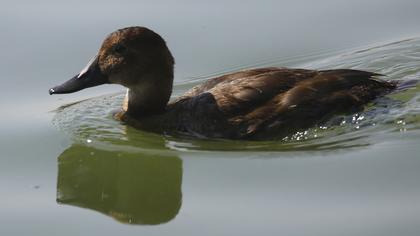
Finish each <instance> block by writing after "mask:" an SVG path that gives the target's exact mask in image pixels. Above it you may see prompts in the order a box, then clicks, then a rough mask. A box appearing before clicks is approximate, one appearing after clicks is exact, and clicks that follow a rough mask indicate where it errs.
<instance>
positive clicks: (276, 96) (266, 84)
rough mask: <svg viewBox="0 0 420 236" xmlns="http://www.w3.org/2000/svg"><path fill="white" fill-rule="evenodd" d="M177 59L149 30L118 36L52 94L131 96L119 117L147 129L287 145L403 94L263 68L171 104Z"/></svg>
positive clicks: (360, 76) (346, 73)
mask: <svg viewBox="0 0 420 236" xmlns="http://www.w3.org/2000/svg"><path fill="white" fill-rule="evenodd" d="M173 71H174V59H173V57H172V55H171V53H170V51H169V49H168V48H167V46H166V43H165V41H164V40H163V39H162V38H161V37H160V36H159V35H158V34H156V33H155V32H153V31H151V30H149V29H147V28H144V27H129V28H124V29H120V30H117V31H115V32H114V33H112V34H110V35H109V36H108V37H107V38H106V39H105V41H104V43H103V44H102V47H101V49H100V51H99V53H98V55H97V56H95V57H94V58H93V59H92V60H91V62H90V63H89V64H88V65H87V67H86V68H85V69H84V70H82V72H81V73H79V74H78V75H76V76H75V77H74V78H73V79H71V80H69V81H67V82H66V83H64V84H62V85H60V86H57V87H55V88H53V89H51V90H50V93H51V94H53V93H70V92H75V91H78V90H81V89H84V88H87V87H92V86H96V85H99V84H104V83H115V84H121V85H123V86H125V87H127V88H128V92H127V96H126V99H125V102H124V104H123V108H122V110H121V112H119V113H118V114H116V117H117V118H118V119H120V120H122V121H124V122H126V123H127V124H129V125H132V126H134V127H137V128H139V129H143V130H147V131H152V132H158V133H169V134H177V133H182V134H187V135H191V136H196V137H206V138H228V139H271V138H281V137H285V136H287V135H290V134H293V133H294V132H297V131H301V130H303V129H307V128H309V127H311V126H313V125H316V124H319V123H321V122H324V121H325V120H326V119H328V118H330V117H331V116H333V115H335V114H340V113H350V112H354V111H357V110H360V109H362V108H363V105H365V104H366V103H368V102H370V101H372V100H373V99H375V98H377V97H378V96H381V95H383V94H385V93H387V92H389V91H391V90H393V89H394V88H395V83H391V82H387V81H384V80H379V79H378V78H377V77H379V76H380V75H379V74H375V73H371V72H367V71H361V70H350V69H337V70H321V71H317V70H305V69H288V68H259V69H251V70H246V71H240V72H235V73H231V74H227V75H223V76H220V77H217V78H213V79H209V80H207V81H206V82H205V83H203V84H201V85H198V86H195V87H194V88H192V89H190V90H189V91H187V92H186V93H185V94H183V95H182V96H180V97H179V98H177V99H175V100H173V101H171V102H169V98H170V95H171V92H172V85H173Z"/></svg>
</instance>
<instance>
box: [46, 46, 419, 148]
mask: <svg viewBox="0 0 420 236" xmlns="http://www.w3.org/2000/svg"><path fill="white" fill-rule="evenodd" d="M294 60H296V58H295V59H294ZM301 61H302V62H303V61H305V62H306V63H300V64H299V62H298V61H297V62H296V64H295V67H303V68H314V69H332V68H349V69H362V70H370V71H374V72H376V73H381V74H384V75H386V77H385V78H386V79H389V80H400V81H403V82H404V81H410V80H418V79H419V76H420V39H409V40H403V41H399V42H395V43H390V44H385V45H380V46H375V47H369V48H367V49H362V50H354V51H352V52H348V53H343V54H339V55H335V56H331V57H328V58H323V59H317V60H314V61H311V62H307V58H303V57H302V58H301ZM268 64H270V65H273V63H272V62H270V63H267V65H268ZM258 66H266V65H265V64H261V63H260V64H258ZM276 66H282V65H281V64H280V62H279V64H276ZM250 67H254V66H250ZM206 79H207V78H203V79H199V80H197V79H194V80H191V81H189V82H184V83H181V84H177V85H175V87H174V95H179V94H181V93H183V92H184V91H185V90H187V89H188V88H190V87H192V86H193V85H194V84H198V83H201V82H203V81H205V80H206ZM414 84H415V83H414ZM410 86H411V87H410ZM410 86H409V87H408V88H406V89H405V90H402V91H397V92H395V93H392V94H390V95H388V96H386V97H383V98H379V99H377V100H376V101H375V102H374V103H372V104H370V105H369V106H367V108H366V109H365V110H364V111H363V112H361V113H357V114H353V115H349V116H336V117H334V118H333V119H331V120H330V121H328V122H327V123H325V124H323V125H321V126H317V127H313V128H311V129H308V130H305V131H302V132H297V133H295V134H293V135H290V136H288V137H285V138H283V139H281V140H274V141H234V140H204V139H195V138H191V137H171V136H163V135H159V134H152V133H147V132H143V131H140V130H135V129H133V128H131V127H127V126H126V125H124V124H122V123H120V122H118V121H116V120H114V119H113V118H112V112H113V111H114V110H117V109H119V108H120V106H121V104H122V100H123V97H124V93H118V94H111V95H104V96H100V97H95V98H91V99H88V100H83V101H79V102H76V103H72V104H67V105H65V106H62V107H60V108H58V109H57V110H56V115H55V116H54V118H53V123H54V125H56V126H57V127H58V128H59V129H60V130H63V131H64V132H66V133H68V134H70V135H71V137H72V138H73V139H74V140H75V141H77V142H84V143H86V144H87V145H94V146H95V147H97V148H102V149H109V150H123V151H125V152H127V151H129V152H142V153H144V152H150V153H155V154H157V153H160V154H164V153H166V152H168V151H170V150H177V151H182V152H187V151H200V152H204V151H244V150H247V151H302V152H305V151H312V152H313V151H327V150H337V149H348V148H355V147H357V148H360V147H363V146H368V145H373V144H377V143H380V142H383V141H385V140H389V139H395V138H400V137H401V134H403V135H404V134H408V133H414V134H413V135H415V136H417V137H419V136H420V132H419V130H420V93H419V92H420V86H419V84H417V85H414V86H412V85H410Z"/></svg>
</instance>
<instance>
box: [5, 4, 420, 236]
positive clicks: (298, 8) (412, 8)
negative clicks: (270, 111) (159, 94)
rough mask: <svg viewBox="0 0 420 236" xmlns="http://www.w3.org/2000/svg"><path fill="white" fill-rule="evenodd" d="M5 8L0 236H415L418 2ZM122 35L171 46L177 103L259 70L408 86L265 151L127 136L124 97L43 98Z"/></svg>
mask: <svg viewBox="0 0 420 236" xmlns="http://www.w3.org/2000/svg"><path fill="white" fill-rule="evenodd" d="M3 5H4V6H5V7H4V8H2V9H1V10H0V13H1V16H0V18H1V19H2V21H0V25H1V26H2V29H3V32H4V34H3V42H4V43H3V44H2V46H1V47H2V51H3V55H7V56H3V57H1V59H0V61H1V64H2V65H3V67H2V72H3V75H2V77H1V82H2V85H3V86H2V88H3V90H2V94H1V95H0V96H1V100H0V106H1V107H2V108H3V111H4V112H3V114H2V116H0V121H2V122H1V125H0V150H1V152H0V177H1V178H0V186H2V188H1V190H0V209H1V210H2V215H1V216H0V226H1V227H0V234H1V235H139V234H144V235H257V234H258V235H279V234H285V235H308V234H311V235H381V236H382V235H418V233H419V230H418V224H419V223H420V207H419V206H420V200H419V199H420V184H419V181H418V179H419V177H420V175H419V171H418V170H419V168H420V159H419V157H418V156H419V151H420V148H419V143H420V86H419V85H414V84H415V83H413V82H410V81H415V80H418V79H419V77H420V38H419V37H418V36H419V35H420V32H419V31H418V22H419V20H420V15H419V14H418V12H419V10H420V4H419V2H418V1H410V0H406V1H385V2H384V1H379V0H371V1H361V0H360V1H359V0H356V1H352V2H351V3H349V2H347V1H317V3H314V2H311V1H264V2H255V3H253V2H248V1H244V2H243V1H241V2H239V1H227V2H226V1H223V2H222V1H212V2H208V3H198V2H195V1H179V2H177V3H172V2H165V1H160V2H158V3H156V2H153V3H152V2H145V1H139V2H137V3H131V2H128V1H127V2H124V1H123V2H118V3H117V2H112V3H111V2H109V3H108V2H98V1H93V2H89V3H85V2H82V1H76V2H71V3H70V2H68V3H57V2H55V1H44V2H37V3H32V2H27V3H22V2H19V3H16V2H5V3H4V4H3ZM128 25H145V26H148V27H151V28H153V29H154V30H156V31H157V32H159V33H161V34H162V36H163V37H164V38H165V39H166V40H167V41H168V45H169V47H170V49H171V50H172V52H173V54H174V56H175V57H176V59H177V64H176V85H175V88H174V96H177V95H179V94H181V93H182V92H184V91H186V90H187V89H189V88H191V87H192V86H194V85H196V84H198V83H202V82H203V81H205V80H206V79H208V78H210V77H212V76H215V75H218V74H221V73H225V72H230V71H236V70H240V69H247V68H254V67H260V66H290V67H302V68H313V69H331V68H353V69H364V70H370V71H373V72H376V73H381V74H385V75H386V77H384V78H383V79H386V80H400V81H402V83H403V84H406V85H407V86H406V88H405V89H403V90H401V91H397V92H395V93H393V94H390V95H388V96H386V97H383V98H380V99H378V100H375V101H374V102H373V103H371V104H369V105H368V106H367V107H366V109H365V110H364V111H362V112H360V113H358V114H352V115H348V116H337V117H335V118H334V119H332V120H331V121H329V122H327V123H326V124H324V125H323V126H319V127H313V128H311V129H309V130H307V131H305V132H300V133H296V134H294V135H291V136H290V137H287V138H285V139H284V140H276V141H260V142H252V141H228V140H197V139H193V138H188V137H171V136H162V135H158V134H152V133H147V132H142V131H139V130H135V129H133V128H130V127H127V126H125V125H123V124H121V123H119V122H117V121H115V120H113V119H112V116H111V113H112V110H114V109H116V108H118V107H119V106H120V104H121V101H122V98H123V93H124V92H123V89H122V88H121V87H118V86H104V87H102V88H93V89H88V90H84V91H82V92H80V93H77V94H71V95H67V96H48V94H47V90H48V88H49V87H51V86H52V85H55V84H58V83H60V82H62V81H64V80H66V79H68V78H70V77H71V76H72V75H73V74H75V73H77V72H78V71H80V69H81V68H82V67H83V66H84V64H85V63H86V62H87V60H88V59H89V58H90V57H91V56H92V55H93V54H94V53H95V52H96V50H97V49H98V47H99V44H100V42H101V40H102V39H103V38H104V37H105V35H106V34H107V33H109V32H111V31H113V30H115V29H116V28H119V27H124V26H128Z"/></svg>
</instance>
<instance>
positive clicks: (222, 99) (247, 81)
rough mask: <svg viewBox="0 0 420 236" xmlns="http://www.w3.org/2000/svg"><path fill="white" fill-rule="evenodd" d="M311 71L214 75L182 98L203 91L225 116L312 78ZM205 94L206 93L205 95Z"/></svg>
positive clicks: (276, 69) (248, 71)
mask: <svg viewBox="0 0 420 236" xmlns="http://www.w3.org/2000/svg"><path fill="white" fill-rule="evenodd" d="M317 74H318V72H317V71H314V70H303V69H287V68H260V69H253V70H247V71H240V72H236V73H232V74H228V75H224V76H221V77H217V78H213V79H210V80H208V81H206V82H205V83H203V84H201V85H198V86H196V87H194V88H192V89H190V90H189V91H187V92H186V93H185V94H184V95H182V96H181V97H180V98H179V99H178V100H181V99H185V98H188V99H193V100H194V99H195V98H197V97H200V96H203V95H204V94H205V95H206V96H207V95H210V96H212V97H213V99H214V101H215V102H216V103H217V107H218V109H219V110H220V111H222V112H223V113H224V114H225V115H226V116H227V117H231V116H234V115H237V114H242V113H245V112H247V111H249V110H253V109H255V108H256V107H258V106H259V105H262V104H264V103H265V102H267V101H269V100H270V99H272V98H273V97H274V96H276V95H278V94H280V93H283V92H286V91H288V90H289V89H291V88H293V87H294V86H295V85H296V83H298V82H300V81H303V80H306V79H310V78H313V77H315V76H316V75H317ZM207 97H208V96H207Z"/></svg>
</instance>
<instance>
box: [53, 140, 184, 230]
mask: <svg viewBox="0 0 420 236" xmlns="http://www.w3.org/2000/svg"><path fill="white" fill-rule="evenodd" d="M181 183H182V160H181V159H180V158H178V157H176V156H157V155H144V154H140V153H122V152H113V151H104V150H99V149H96V148H94V147H89V146H84V145H81V144H74V145H73V146H71V147H70V148H68V149H67V150H65V151H64V152H63V153H62V154H61V155H60V156H59V157H58V181H57V202H58V203H62V204H66V205H72V206H78V207H83V208H87V209H92V210H95V211H98V212H101V213H104V214H106V215H108V216H111V217H113V218H114V219H116V220H118V221H120V222H123V223H128V224H145V225H154V224H161V223H165V222H168V221H170V220H172V219H173V218H175V216H176V215H177V214H178V212H179V210H180V208H181V203H182V192H181Z"/></svg>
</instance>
